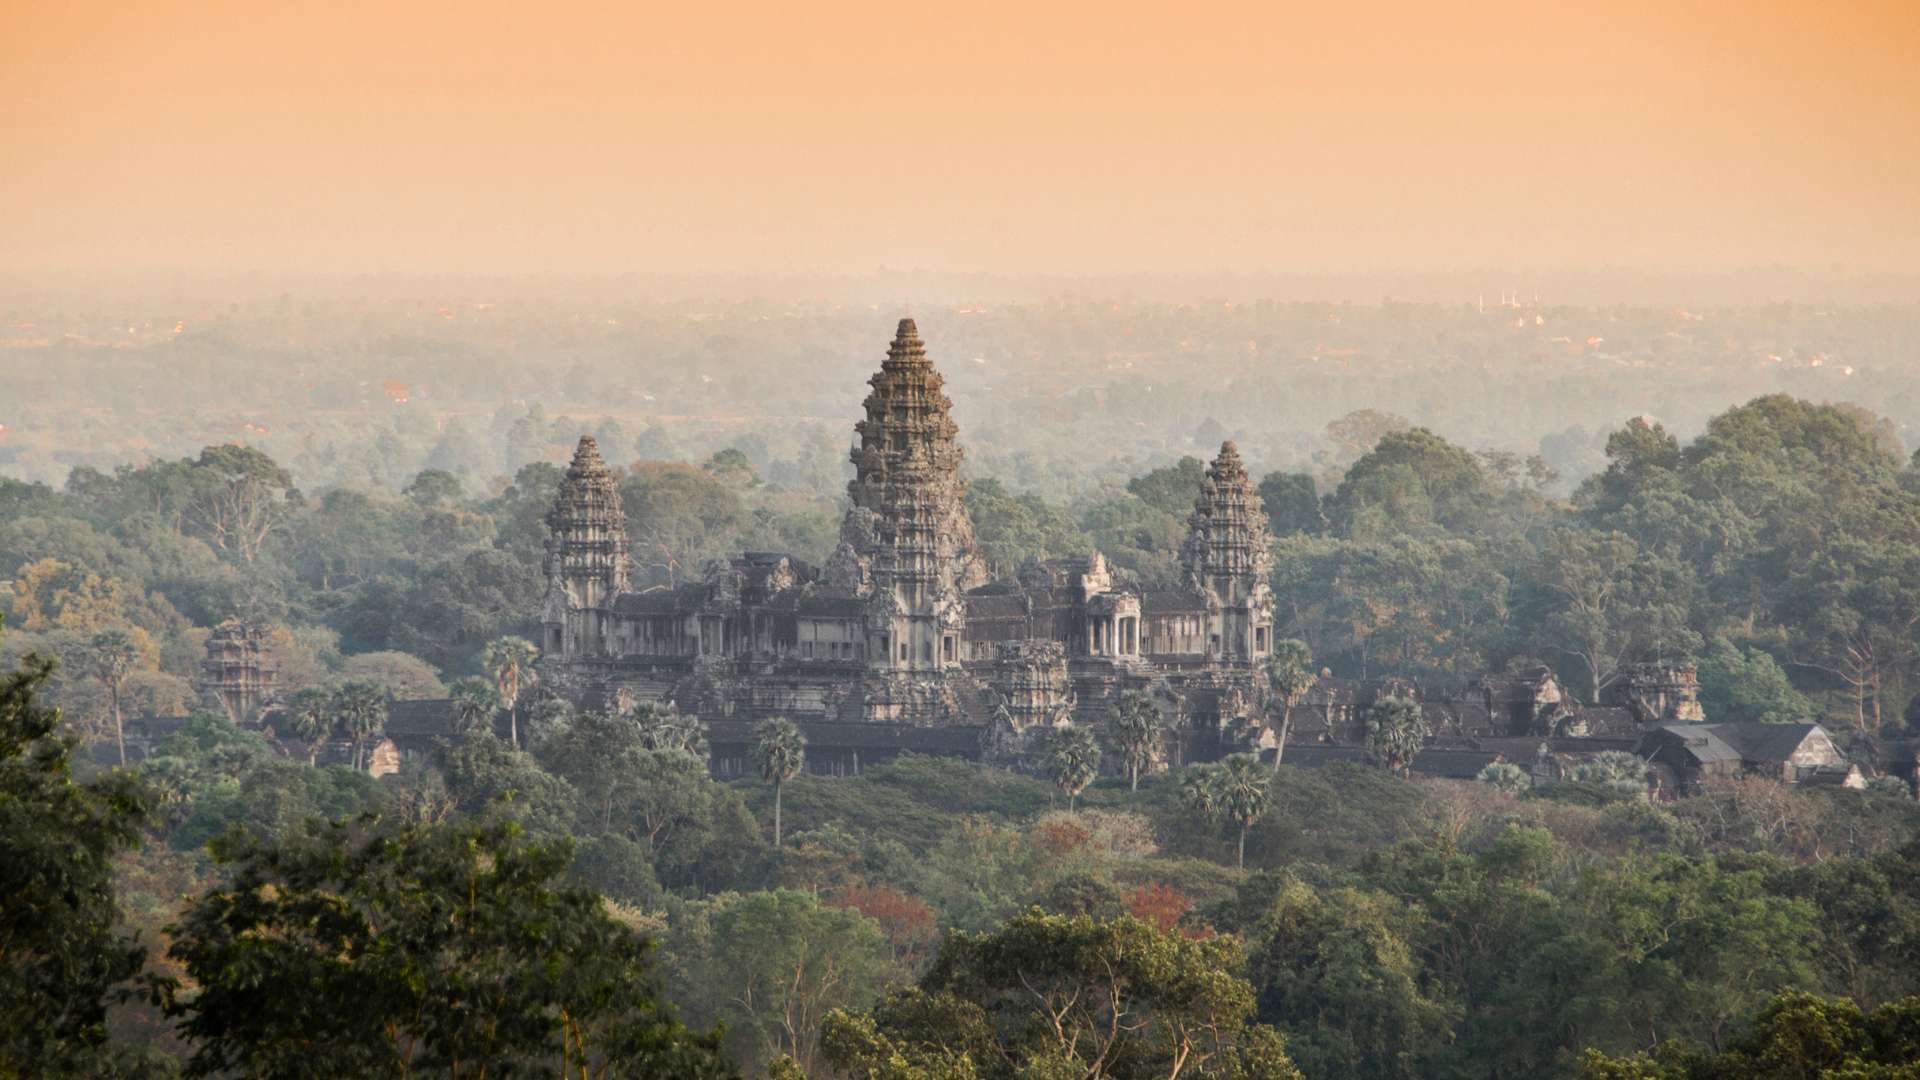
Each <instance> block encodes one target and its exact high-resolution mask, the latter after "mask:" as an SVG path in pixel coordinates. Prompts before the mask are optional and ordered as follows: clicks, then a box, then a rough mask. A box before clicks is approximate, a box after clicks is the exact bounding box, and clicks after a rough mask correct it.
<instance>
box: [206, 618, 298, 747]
mask: <svg viewBox="0 0 1920 1080" xmlns="http://www.w3.org/2000/svg"><path fill="white" fill-rule="evenodd" d="M200 670H201V672H202V677H201V680H200V690H201V692H202V693H204V694H206V695H208V696H209V697H212V698H213V699H215V700H216V701H218V702H219V703H220V707H221V708H223V709H225V710H226V713H227V718H228V719H229V720H232V721H233V722H234V723H235V724H236V725H239V726H241V727H245V726H246V725H248V724H251V723H253V720H254V718H255V717H256V716H258V715H259V713H260V706H262V705H264V704H266V703H267V701H268V699H270V698H271V697H272V696H273V691H274V688H275V687H276V686H277V685H278V684H279V668H278V667H277V666H276V665H275V664H274V662H273V643H272V638H271V632H270V631H269V630H268V629H267V628H266V627H264V626H257V625H254V624H253V623H243V622H241V621H240V620H238V619H228V620H227V621H226V622H223V623H221V624H220V625H219V626H216V627H214V628H213V633H212V634H211V635H209V636H208V638H207V658H206V659H205V660H204V661H201V664H200Z"/></svg>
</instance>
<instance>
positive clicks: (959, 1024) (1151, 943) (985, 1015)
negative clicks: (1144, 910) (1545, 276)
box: [823, 911, 1300, 1080]
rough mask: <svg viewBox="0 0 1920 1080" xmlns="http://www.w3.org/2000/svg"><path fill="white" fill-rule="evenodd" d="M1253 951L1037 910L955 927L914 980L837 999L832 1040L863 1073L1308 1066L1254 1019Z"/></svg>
mask: <svg viewBox="0 0 1920 1080" xmlns="http://www.w3.org/2000/svg"><path fill="white" fill-rule="evenodd" d="M1243 963H1244V961H1243V958H1242V956H1241V953H1240V950H1239V949H1238V948H1237V947H1236V946H1235V945H1234V944H1233V943H1232V942H1231V941H1228V940H1226V939H1219V938H1215V939H1212V940H1206V941H1196V940H1192V939H1189V938H1187V937H1184V936H1182V935H1179V934H1172V933H1166V932H1163V931H1160V930H1156V929H1155V928H1154V927H1152V926H1150V925H1149V924H1147V923H1144V922H1142V921H1140V920H1139V919H1135V918H1133V917H1131V916H1124V915H1123V916H1120V917H1118V918H1114V919H1108V920H1095V919H1094V918H1092V917H1091V916H1087V915H1076V916H1064V915H1049V914H1046V913H1044V912H1041V911H1031V912H1029V913H1027V914H1025V915H1021V916H1018V917H1016V918H1014V919H1013V920H1011V921H1009V922H1008V923H1007V924H1006V925H1005V926H1004V927H1002V928H1001V929H999V930H998V931H995V932H993V933H989V934H955V935H953V936H951V937H949V938H948V939H947V942H946V944H945V945H944V946H943V947H942V948H941V950H940V955H939V957H938V959H936V960H935V962H934V965H933V968H932V970H930V971H929V972H928V973H927V975H926V977H925V978H924V979H922V980H921V981H920V985H919V986H918V987H916V988H913V989H910V990H904V991H901V992H899V993H896V994H894V995H893V996H892V997H890V998H889V999H887V1001H885V1002H884V1003H882V1004H881V1005H880V1006H879V1007H878V1008H876V1009H874V1010H873V1011H872V1012H871V1013H864V1014H862V1013H850V1012H846V1011H840V1012H836V1013H833V1014H832V1015H830V1016H829V1017H828V1019H827V1025H826V1033H825V1036H824V1039H823V1043H824V1045H825V1047H826V1054H827V1058H828V1060H829V1061H831V1062H832V1063H833V1064H834V1065H835V1067H837V1068H839V1069H841V1070H842V1071H844V1072H846V1073H847V1074H849V1075H850V1076H852V1077H855V1078H858V1080H974V1078H979V1080H999V1078H1006V1080H1013V1078H1015V1077H1019V1078H1027V1077H1044V1078H1053V1077H1060V1078H1065V1077H1080V1076H1093V1077H1110V1078H1113V1080H1134V1078H1142V1080H1144V1078H1146V1077H1164V1076H1176V1075H1180V1076H1195V1077H1219V1078H1223V1080H1224V1078H1232V1080H1241V1078H1244V1080H1256V1078H1258V1080H1299V1078H1300V1072H1299V1070H1297V1069H1295V1068H1294V1066H1293V1063H1292V1062H1291V1061H1289V1060H1288V1059H1287V1054H1286V1046H1285V1042H1284V1040H1283V1039H1281V1037H1280V1035H1279V1033H1278V1032H1276V1031H1274V1030H1273V1029H1272V1028H1269V1027H1266V1026H1264V1025H1261V1024H1256V1023H1253V1022H1252V1017H1253V1011H1254V999H1253V987H1252V986H1250V985H1249V984H1248V983H1247V981H1246V980H1245V979H1244V978H1243V977H1241V969H1242V967H1243Z"/></svg>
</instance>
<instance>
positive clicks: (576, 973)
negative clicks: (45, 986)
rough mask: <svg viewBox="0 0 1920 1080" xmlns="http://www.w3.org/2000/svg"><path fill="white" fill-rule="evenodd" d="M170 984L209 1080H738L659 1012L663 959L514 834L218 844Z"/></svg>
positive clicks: (462, 829) (565, 855)
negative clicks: (211, 878)
mask: <svg viewBox="0 0 1920 1080" xmlns="http://www.w3.org/2000/svg"><path fill="white" fill-rule="evenodd" d="M213 850H214V855H215V857H216V858H217V859H218V860H219V861H220V862H221V863H222V864H224V866H225V867H226V868H227V873H228V880H227V881H226V882H224V883H222V884H220V885H218V886H215V887H214V888H213V889H211V890H209V891H208V892H206V893H205V894H203V895H202V896H200V897H199V898H197V899H196V900H194V901H193V902H192V903H190V904H189V905H188V906H187V908H186V909H185V911H184V912H182V914H181V917H180V920H179V923H178V924H177V925H175V926H174V927H172V928H171V933H172V938H173V944H172V946H171V948H170V949H169V955H170V956H171V957H172V958H173V959H174V960H175V961H176V962H178V963H179V964H180V965H181V966H182V968H183V969H184V972H185V976H186V978H187V979H190V980H191V982H192V986H193V990H192V992H185V987H184V985H183V984H182V983H180V982H174V981H169V980H162V981H161V982H160V983H159V990H160V992H161V994H162V997H163V1000H164V1001H165V1004H166V1008H167V1011H168V1013H169V1014H170V1015H172V1016H174V1017H175V1018H177V1020H178V1021H179V1030H180V1033H181V1034H182V1036H183V1037H184V1038H185V1039H186V1040H187V1042H188V1043H189V1045H190V1046H191V1047H192V1048H193V1055H192V1057H191V1059H190V1060H189V1061H188V1064H187V1068H188V1072H189V1074H190V1075H194V1076H225V1075H247V1076H268V1077H284V1078H289V1080H296V1078H309V1077H311V1078H314V1080H319V1078H322V1077H335V1076H416V1075H417V1076H447V1077H474V1078H478V1077H484V1076H497V1075H563V1076H576V1075H577V1076H607V1075H622V1076H685V1077H722V1076H727V1075H730V1074H732V1072H733V1070H732V1069H731V1067H730V1066H728V1065H727V1064H726V1063H725V1062H724V1060H723V1059H722V1058H721V1057H720V1055H719V1052H718V1046H717V1040H716V1038H715V1037H713V1036H695V1035H692V1034H689V1033H688V1032H687V1031H686V1029H685V1028H683V1027H682V1026H681V1025H680V1024H679V1023H678V1022H677V1021H676V1020H675V1019H674V1018H673V1016H672V1014H671V1013H670V1012H669V1010H668V1008H667V1007H666V1006H665V1005H664V1004H663V1003H662V1001H661V1000H660V997H659V993H658V990H657V989H656V984H655V980H654V976H653V972H652V964H651V960H650V957H649V943H648V942H647V941H646V939H644V938H643V937H641V936H640V935H639V934H637V933H635V932H634V931H633V930H631V929H629V928H628V927H626V926H625V925H623V924H621V923H619V922H617V921H615V920H614V919H613V918H611V917H610V916H609V915H608V913H607V911H606V908H605V907H604V903H603V901H602V900H601V898H600V897H599V896H598V895H596V894H594V893H591V892H586V891H583V890H575V889H566V888H562V887H560V886H559V885H558V884H557V883H558V881H559V879H560V877H561V875H563V874H564V873H565V872H566V870H567V866H568V864H569V862H570V861H571V859H572V853H571V851H570V848H569V845H568V844H566V843H565V842H554V843H538V842H533V841H529V840H527V839H525V838H523V837H522V836H521V835H520V833H519V830H518V828H517V827H516V826H514V825H512V824H500V825H492V826H479V825H460V826H442V827H438V828H406V829H401V830H400V831H398V832H390V833H385V834H377V833H376V834H369V833H367V832H365V831H364V830H363V829H361V828H360V827H357V826H346V825H333V826H327V827H319V826H316V827H314V828H313V829H312V830H311V831H309V832H308V833H306V834H304V835H299V836H294V837H290V838H288V839H286V840H285V841H283V842H281V843H279V844H262V843H257V842H252V841H248V840H245V839H241V838H227V839H224V840H222V841H220V842H217V843H216V844H215V845H214V848H213Z"/></svg>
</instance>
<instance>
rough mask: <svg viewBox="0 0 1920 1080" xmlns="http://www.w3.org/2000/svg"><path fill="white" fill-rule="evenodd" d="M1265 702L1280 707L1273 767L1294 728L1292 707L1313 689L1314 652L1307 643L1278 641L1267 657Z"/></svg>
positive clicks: (1283, 751)
mask: <svg viewBox="0 0 1920 1080" xmlns="http://www.w3.org/2000/svg"><path fill="white" fill-rule="evenodd" d="M1266 676H1267V694H1268V697H1267V702H1268V706H1269V709H1271V707H1272V706H1273V705H1278V706H1279V707H1280V726H1279V727H1278V728H1277V729H1275V731H1274V743H1273V767H1274V768H1276V769H1278V768H1279V767H1280V759H1281V758H1282V757H1284V756H1285V755H1286V752H1287V731H1288V729H1290V728H1291V727H1292V726H1293V707H1294V706H1295V705H1298V704H1300V699H1301V698H1303V697H1305V696H1306V695H1307V691H1308V690H1311V689H1312V688H1313V684H1314V681H1315V677H1314V673H1313V653H1312V651H1311V650H1309V649H1308V648H1307V643H1306V642H1304V641H1298V640H1294V639H1288V640H1286V641H1277V642H1275V643H1274V646H1273V655H1271V656H1269V657H1267V662H1266Z"/></svg>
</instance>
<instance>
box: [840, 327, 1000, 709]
mask: <svg viewBox="0 0 1920 1080" xmlns="http://www.w3.org/2000/svg"><path fill="white" fill-rule="evenodd" d="M867 382H868V385H869V386H871V387H872V388H873V389H872V392H871V393H869V394H868V395H867V400H866V419H864V420H861V421H860V422H859V423H857V424H855V425H854V433H855V434H856V436H857V437H858V439H859V442H858V445H856V446H855V447H854V449H853V453H852V459H853V465H854V470H855V474H854V478H853V480H852V482H851V483H849V484H848V485H847V496H848V499H849V500H850V501H851V503H852V505H851V506H850V507H848V509H847V517H846V521H845V522H844V523H843V524H842V526H841V537H840V538H841V551H839V552H837V553H836V555H835V559H834V566H833V567H831V568H830V573H831V574H833V575H834V576H836V577H839V578H841V579H843V581H842V583H844V584H847V585H850V586H852V587H853V588H855V589H856V590H859V591H861V592H863V593H864V594H865V595H866V597H867V635H868V640H867V657H868V660H869V662H870V664H871V665H872V666H873V667H876V668H879V669H881V670H885V671H940V670H943V669H944V668H945V667H947V666H948V665H951V664H956V663H958V662H959V660H960V654H959V641H960V633H961V630H962V628H963V627H964V625H965V619H966V615H965V606H964V604H963V603H962V601H961V594H962V593H964V592H966V591H967V590H968V589H971V588H974V587H976V586H979V585H983V584H985V583H986V581H987V572H986V561H985V559H983V558H982V557H981V554H980V551H979V548H978V546H977V545H976V544H975V542H974V537H973V522H972V520H971V519H969V518H968V517H967V508H966V505H965V502H964V499H965V496H966V485H965V483H964V482H962V481H961V479H960V460H961V457H962V452H961V450H960V447H959V446H958V445H957V444H956V443H955V441H954V437H955V435H956V434H958V431H959V429H958V428H957V427H956V426H955V425H954V422H953V417H952V416H951V412H952V409H953V402H952V401H950V400H948V398H947V395H946V394H945V393H944V392H943V391H942V387H943V386H945V384H946V380H945V379H943V378H942V377H941V375H940V373H939V372H938V371H936V370H934V367H933V364H932V362H931V361H929V360H928V359H927V350H926V348H925V346H923V345H922V344H921V343H920V331H919V328H918V327H916V326H915V325H914V322H913V320H912V319H901V320H900V326H899V328H898V330H897V331H896V332H895V334H894V338H893V344H892V346H891V347H889V348H888V350H887V359H886V362H885V363H884V364H882V365H881V367H880V370H879V371H878V372H877V373H875V374H874V376H873V378H871V379H869V380H867Z"/></svg>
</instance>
